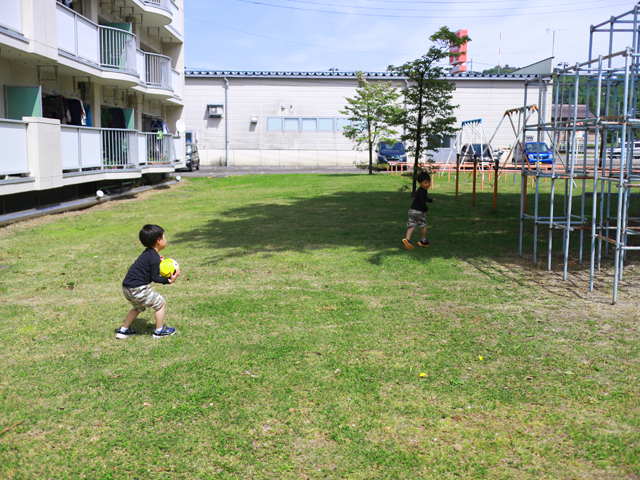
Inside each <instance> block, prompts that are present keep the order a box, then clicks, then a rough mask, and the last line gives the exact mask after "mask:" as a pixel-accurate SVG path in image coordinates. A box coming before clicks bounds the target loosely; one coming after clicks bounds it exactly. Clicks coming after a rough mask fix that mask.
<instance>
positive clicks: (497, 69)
mask: <svg viewBox="0 0 640 480" xmlns="http://www.w3.org/2000/svg"><path fill="white" fill-rule="evenodd" d="M518 68H520V67H510V66H509V64H507V65H505V66H503V67H501V66H499V65H496V66H495V67H493V68H488V69H486V70H483V71H482V73H484V74H487V75H496V74H500V75H504V74H507V73H511V72H515V71H516V70H518Z"/></svg>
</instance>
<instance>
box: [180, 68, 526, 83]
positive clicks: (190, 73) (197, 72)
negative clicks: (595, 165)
mask: <svg viewBox="0 0 640 480" xmlns="http://www.w3.org/2000/svg"><path fill="white" fill-rule="evenodd" d="M184 73H185V76H187V77H216V78H218V77H242V78H246V77H263V78H300V77H303V78H309V77H329V78H345V77H353V78H355V76H356V72H329V71H325V72H285V71H238V70H205V69H196V68H187V69H185V72H184ZM364 75H365V77H367V78H375V77H383V78H397V79H399V80H402V79H404V78H405V77H403V76H400V75H398V74H397V73H395V72H364ZM446 78H451V79H472V78H478V79H484V80H487V79H493V80H497V79H499V80H519V79H529V78H535V75H527V74H517V75H514V74H499V75H498V74H491V75H489V74H483V73H479V72H465V73H455V74H448V75H447V76H446Z"/></svg>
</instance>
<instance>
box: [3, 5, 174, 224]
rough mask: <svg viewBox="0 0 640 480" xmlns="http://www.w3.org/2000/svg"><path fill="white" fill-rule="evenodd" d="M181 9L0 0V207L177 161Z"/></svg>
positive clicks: (77, 193)
mask: <svg viewBox="0 0 640 480" xmlns="http://www.w3.org/2000/svg"><path fill="white" fill-rule="evenodd" d="M183 6H184V4H183V0H58V1H56V0H0V12H2V13H1V14H0V88H1V89H2V95H1V96H0V145H2V149H1V150H0V199H1V202H0V203H1V204H0V213H6V212H10V211H17V210H21V209H25V208H38V207H40V206H44V205H47V204H52V203H57V202H61V201H65V200H70V199H73V198H78V197H81V196H84V195H88V194H92V193H95V191H96V189H98V188H100V187H107V186H109V185H114V186H117V185H120V186H122V185H124V184H132V183H133V184H136V183H141V182H146V183H149V182H155V181H159V180H161V179H162V178H163V177H166V176H167V175H168V174H169V173H170V172H173V171H174V170H175V168H177V167H180V166H184V158H185V156H184V150H185V148H184V145H185V142H184V133H183V130H184V128H183V127H182V125H183V121H182V115H183V105H184V103H183V99H182V97H183V88H184V32H183V21H184V8H183ZM181 132H182V135H180V134H181Z"/></svg>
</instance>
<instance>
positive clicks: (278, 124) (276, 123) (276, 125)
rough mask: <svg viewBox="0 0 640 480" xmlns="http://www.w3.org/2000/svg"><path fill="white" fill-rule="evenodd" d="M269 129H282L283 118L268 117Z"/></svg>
mask: <svg viewBox="0 0 640 480" xmlns="http://www.w3.org/2000/svg"><path fill="white" fill-rule="evenodd" d="M267 130H270V131H271V130H273V131H282V118H281V117H267Z"/></svg>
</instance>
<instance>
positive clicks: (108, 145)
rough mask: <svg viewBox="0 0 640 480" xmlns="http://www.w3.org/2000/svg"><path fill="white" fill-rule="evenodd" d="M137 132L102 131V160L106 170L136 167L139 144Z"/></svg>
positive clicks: (109, 129) (112, 129) (104, 129)
mask: <svg viewBox="0 0 640 480" xmlns="http://www.w3.org/2000/svg"><path fill="white" fill-rule="evenodd" d="M137 133H138V132H136V131H135V130H121V129H115V128H103V129H102V159H103V166H104V168H107V169H108V168H131V167H135V166H136V164H137V158H138V151H137V149H138V142H137V141H136V135H137Z"/></svg>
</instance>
